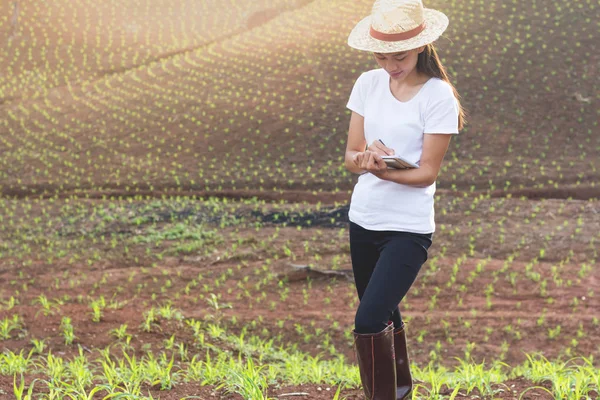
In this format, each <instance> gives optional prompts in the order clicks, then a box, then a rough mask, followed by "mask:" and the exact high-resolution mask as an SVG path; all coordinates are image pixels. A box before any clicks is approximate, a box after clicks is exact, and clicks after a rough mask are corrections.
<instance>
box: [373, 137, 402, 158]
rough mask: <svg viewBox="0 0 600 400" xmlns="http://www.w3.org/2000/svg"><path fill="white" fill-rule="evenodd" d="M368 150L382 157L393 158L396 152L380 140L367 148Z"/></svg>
mask: <svg viewBox="0 0 600 400" xmlns="http://www.w3.org/2000/svg"><path fill="white" fill-rule="evenodd" d="M367 150H370V151H373V152H375V153H377V154H379V155H380V156H393V155H394V154H395V153H396V152H395V151H394V149H390V148H389V147H387V146H386V145H384V144H383V143H382V142H381V141H380V140H374V141H373V143H371V144H370V145H369V147H367Z"/></svg>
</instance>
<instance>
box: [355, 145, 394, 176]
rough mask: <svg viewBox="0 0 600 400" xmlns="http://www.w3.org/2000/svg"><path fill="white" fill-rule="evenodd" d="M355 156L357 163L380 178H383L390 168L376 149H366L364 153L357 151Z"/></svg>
mask: <svg viewBox="0 0 600 400" xmlns="http://www.w3.org/2000/svg"><path fill="white" fill-rule="evenodd" d="M355 158H356V161H355V163H356V164H357V165H358V166H359V167H360V168H362V169H364V170H366V171H367V172H370V173H372V174H373V175H375V176H377V177H378V178H380V179H383V176H384V175H385V173H386V172H387V170H388V167H387V164H386V163H385V161H383V158H381V156H380V155H379V154H377V153H375V152H374V151H370V150H365V151H364V152H362V153H356V155H355Z"/></svg>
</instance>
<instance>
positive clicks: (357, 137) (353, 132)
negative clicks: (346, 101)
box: [344, 111, 367, 174]
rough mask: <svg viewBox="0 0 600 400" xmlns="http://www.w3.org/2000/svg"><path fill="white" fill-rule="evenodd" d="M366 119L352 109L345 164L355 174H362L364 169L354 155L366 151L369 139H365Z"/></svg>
mask: <svg viewBox="0 0 600 400" xmlns="http://www.w3.org/2000/svg"><path fill="white" fill-rule="evenodd" d="M364 123H365V119H364V117H363V116H362V115H360V114H358V113H356V112H354V111H352V116H351V117H350V127H349V128H348V142H347V144H346V155H345V157H344V166H345V167H346V169H347V170H348V171H350V172H352V173H355V174H362V173H363V172H365V170H364V169H362V168H360V167H359V166H357V165H356V163H355V162H354V155H355V154H356V153H361V152H363V151H365V147H366V145H367V141H366V139H365V128H364Z"/></svg>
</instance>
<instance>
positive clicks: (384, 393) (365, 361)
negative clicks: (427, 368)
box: [352, 324, 396, 400]
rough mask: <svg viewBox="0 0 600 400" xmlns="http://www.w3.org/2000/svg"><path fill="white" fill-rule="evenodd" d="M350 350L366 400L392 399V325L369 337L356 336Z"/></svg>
mask: <svg viewBox="0 0 600 400" xmlns="http://www.w3.org/2000/svg"><path fill="white" fill-rule="evenodd" d="M352 334H353V335H354V349H355V352H356V358H357V360H358V369H359V371H360V380H361V382H362V385H363V390H364V392H365V396H366V399H367V400H396V362H395V361H394V354H395V353H394V325H393V324H389V325H388V326H387V327H386V328H385V329H384V330H382V331H381V332H378V333H373V334H368V333H367V334H363V333H356V332H355V331H354V330H353V331H352Z"/></svg>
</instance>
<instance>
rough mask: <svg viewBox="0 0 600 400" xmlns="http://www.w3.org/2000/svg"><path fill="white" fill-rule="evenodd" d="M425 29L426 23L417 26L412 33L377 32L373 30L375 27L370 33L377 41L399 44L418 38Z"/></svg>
mask: <svg viewBox="0 0 600 400" xmlns="http://www.w3.org/2000/svg"><path fill="white" fill-rule="evenodd" d="M424 29H425V21H423V23H421V25H419V26H417V27H416V28H414V29H411V30H410V31H406V32H400V33H383V32H379V31H376V30H375V29H373V26H371V29H370V31H369V33H370V35H371V37H372V38H374V39H377V40H383V41H384V42H397V41H399V40H407V39H412V38H414V37H415V36H417V35H418V34H419V33H421V32H423V30H424Z"/></svg>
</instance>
